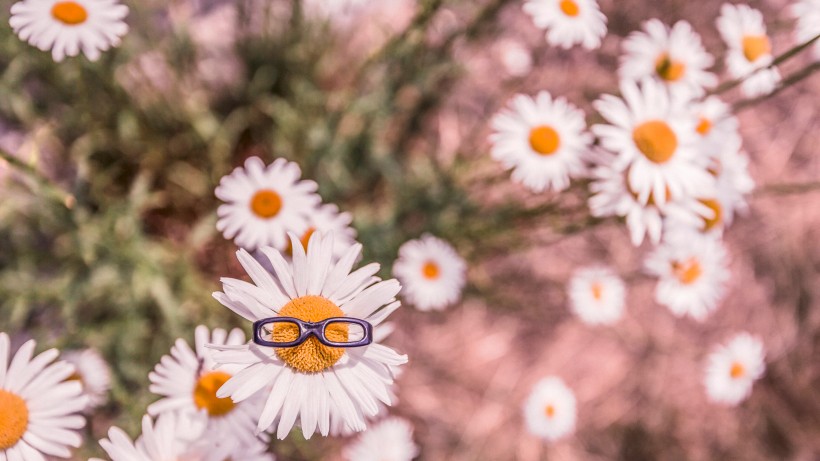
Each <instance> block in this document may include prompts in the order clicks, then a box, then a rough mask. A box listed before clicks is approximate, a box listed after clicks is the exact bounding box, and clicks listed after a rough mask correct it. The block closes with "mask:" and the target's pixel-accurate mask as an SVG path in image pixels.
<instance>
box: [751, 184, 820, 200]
mask: <svg viewBox="0 0 820 461" xmlns="http://www.w3.org/2000/svg"><path fill="white" fill-rule="evenodd" d="M818 190H820V181H809V182H802V183H800V182H798V183H782V184H766V185H764V186H760V187H758V188H757V189H755V191H754V195H755V196H765V195H789V194H803V193H806V192H814V191H818Z"/></svg>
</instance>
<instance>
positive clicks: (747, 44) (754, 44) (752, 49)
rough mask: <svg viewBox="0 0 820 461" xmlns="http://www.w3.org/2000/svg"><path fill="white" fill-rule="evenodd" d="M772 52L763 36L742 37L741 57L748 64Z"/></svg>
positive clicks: (767, 38) (767, 40)
mask: <svg viewBox="0 0 820 461" xmlns="http://www.w3.org/2000/svg"><path fill="white" fill-rule="evenodd" d="M771 52H772V44H771V43H770V42H769V37H767V36H765V35H747V36H745V37H743V56H746V59H747V60H748V61H749V62H755V61H757V60H758V58H760V57H761V56H763V55H767V54H769V53H771Z"/></svg>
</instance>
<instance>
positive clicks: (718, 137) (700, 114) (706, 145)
mask: <svg viewBox="0 0 820 461" xmlns="http://www.w3.org/2000/svg"><path fill="white" fill-rule="evenodd" d="M694 112H695V117H697V125H695V131H696V132H697V134H698V137H699V138H700V140H701V146H702V149H704V150H705V152H706V154H707V155H710V156H712V157H714V156H716V155H719V154H720V152H722V151H723V150H724V149H726V148H727V145H731V146H734V145H739V144H740V139H741V138H740V132H739V131H738V127H739V123H738V121H737V117H735V116H734V115H733V114H732V111H731V108H730V107H729V105H728V104H726V103H725V102H723V101H721V100H720V98H718V97H717V96H710V97H708V98H706V99H704V100H703V101H701V102H699V103H695V105H694Z"/></svg>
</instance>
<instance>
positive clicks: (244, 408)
mask: <svg viewBox="0 0 820 461" xmlns="http://www.w3.org/2000/svg"><path fill="white" fill-rule="evenodd" d="M245 342H246V341H245V333H243V332H242V330H239V329H238V328H235V329H233V330H231V332H230V333H228V332H226V331H225V330H223V329H221V328H215V329H214V330H213V332H211V331H209V330H208V327H205V326H203V325H200V326H198V327H197V328H196V330H195V331H194V349H193V350H192V349H191V348H190V347H189V346H188V343H187V342H185V340H183V339H177V341H176V343H175V344H174V346H173V347H172V348H171V355H166V356H163V357H162V360H160V363H158V364H157V366H156V367H155V368H154V370H153V371H152V372H151V373H149V374H148V379H149V380H150V381H151V386H150V387H149V390H150V391H151V392H153V393H154V394H157V395H161V396H162V397H163V398H162V399H160V400H159V401H157V402H155V403H153V404H151V405H150V406H149V407H148V414H149V415H151V416H157V415H161V414H164V413H168V412H175V413H176V412H181V413H184V414H186V415H199V416H201V417H202V418H204V419H205V420H206V421H207V423H206V429H205V431H206V433H205V435H204V437H203V438H204V439H205V440H210V441H221V440H225V439H240V440H242V441H252V439H254V438H255V436H254V434H255V428H256V422H257V420H256V418H257V416H258V415H257V406H258V405H260V404H261V403H262V402H259V401H258V399H250V400H248V401H244V402H242V403H239V404H235V403H234V402H233V401H232V400H231V399H229V398H219V397H217V396H216V392H217V390H218V389H219V388H220V387H222V385H223V384H225V382H227V381H228V380H229V379H230V378H231V377H232V376H234V375H235V374H236V372H238V371H239V370H240V369H241V367H239V366H236V365H233V366H231V365H226V366H223V367H220V368H219V369H216V363H214V361H213V359H212V358H211V353H212V351H211V350H210V349H206V348H205V345H206V344H212V345H215V346H239V345H243V344H245Z"/></svg>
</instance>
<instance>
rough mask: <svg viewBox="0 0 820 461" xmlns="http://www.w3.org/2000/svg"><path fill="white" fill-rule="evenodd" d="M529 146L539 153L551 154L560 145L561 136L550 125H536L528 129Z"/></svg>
mask: <svg viewBox="0 0 820 461" xmlns="http://www.w3.org/2000/svg"><path fill="white" fill-rule="evenodd" d="M530 147H532V150H534V151H536V152H538V153H539V154H541V155H552V154H554V153H555V151H557V150H558V148H559V147H561V137H560V136H558V132H557V131H555V130H554V129H552V127H549V126H547V125H541V126H537V127H535V128H533V129H532V131H530Z"/></svg>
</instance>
